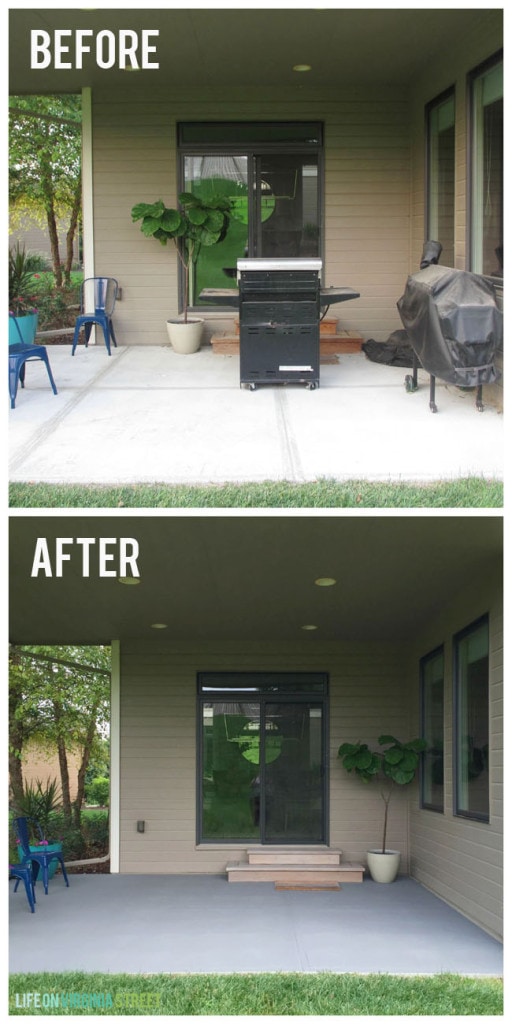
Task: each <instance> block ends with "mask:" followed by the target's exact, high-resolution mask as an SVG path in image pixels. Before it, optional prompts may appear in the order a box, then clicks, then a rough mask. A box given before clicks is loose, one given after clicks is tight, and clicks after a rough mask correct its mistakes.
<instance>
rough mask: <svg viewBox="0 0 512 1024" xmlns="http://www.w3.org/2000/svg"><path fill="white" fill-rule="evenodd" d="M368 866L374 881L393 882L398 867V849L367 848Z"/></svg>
mask: <svg viewBox="0 0 512 1024" xmlns="http://www.w3.org/2000/svg"><path fill="white" fill-rule="evenodd" d="M367 857H368V868H369V871H370V874H371V876H372V878H373V881H374V882H394V881H395V878H396V876H397V874H398V868H399V867H400V851H399V850H386V852H385V853H383V852H382V850H368V853H367Z"/></svg>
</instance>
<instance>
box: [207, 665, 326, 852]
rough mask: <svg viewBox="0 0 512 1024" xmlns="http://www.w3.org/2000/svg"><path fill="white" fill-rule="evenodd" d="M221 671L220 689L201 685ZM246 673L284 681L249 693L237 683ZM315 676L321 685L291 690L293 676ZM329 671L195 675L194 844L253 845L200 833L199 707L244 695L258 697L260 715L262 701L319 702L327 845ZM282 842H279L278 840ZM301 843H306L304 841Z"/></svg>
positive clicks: (310, 677)
mask: <svg viewBox="0 0 512 1024" xmlns="http://www.w3.org/2000/svg"><path fill="white" fill-rule="evenodd" d="M219 675H222V676H224V677H225V678H226V681H227V686H226V689H224V690H218V691H217V692H216V691H215V690H207V689H205V686H204V681H205V680H206V679H207V678H208V677H209V676H210V677H211V676H219ZM243 677H247V678H248V679H252V680H256V679H258V678H259V679H260V680H261V681H262V682H263V681H264V680H265V679H270V678H271V677H278V678H279V680H281V681H282V682H283V683H284V684H285V685H284V687H283V690H282V691H279V690H271V689H265V688H264V687H262V688H261V689H259V690H253V691H252V694H251V692H250V691H248V690H247V689H243V688H241V687H238V689H237V685H236V684H237V680H241V679H243ZM313 677H316V679H317V681H318V682H319V683H320V682H321V689H317V690H315V689H314V687H312V688H311V689H309V690H308V689H307V688H304V689H303V690H302V689H298V690H294V689H293V680H298V679H302V680H303V681H306V680H307V679H308V678H309V679H313ZM286 680H289V682H290V686H289V687H286ZM329 691H330V686H329V673H328V672H323V671H320V672H315V671H311V672H301V671H298V672H287V671H282V670H276V671H275V672H273V671H271V670H270V671H255V672H251V671H244V670H242V671H236V670H234V671H233V670H228V671H226V672H222V670H218V669H212V670H211V671H200V672H198V673H197V676H196V846H198V847H199V846H201V847H206V846H230V845H231V846H233V845H236V846H240V845H242V846H243V845H245V846H247V845H254V842H252V844H251V843H249V842H248V841H247V840H246V839H243V838H241V839H236V838H227V839H222V838H213V839H209V838H207V837H205V836H203V770H204V765H203V755H204V745H203V707H204V705H205V704H211V703H213V702H215V701H216V700H217V701H220V702H222V701H223V700H224V701H225V700H226V699H229V700H232V701H236V700H237V699H238V700H240V701H243V700H244V699H245V700H247V699H248V697H251V699H253V700H255V701H258V702H259V705H260V716H261V714H262V709H263V708H264V707H265V706H266V704H276V703H280V704H286V703H295V704H300V703H304V704H307V703H311V702H314V703H318V704H321V706H322V745H323V768H322V770H323V785H322V800H323V833H324V838H323V840H322V845H324V844H325V845H327V846H328V845H329V841H330V840H329V832H330V809H329V792H330V786H329V735H330V726H329V710H330V708H329V703H330V702H329ZM315 844H316V845H318V840H315V841H314V843H313V845H315ZM265 845H266V846H267V847H269V848H271V847H272V845H279V842H276V843H274V844H273V843H272V842H271V841H268V840H267V842H266V844H265ZM281 845H282V844H281ZM304 845H305V846H306V845H308V843H307V842H306V841H304Z"/></svg>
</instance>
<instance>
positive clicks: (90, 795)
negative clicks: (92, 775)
mask: <svg viewBox="0 0 512 1024" xmlns="http://www.w3.org/2000/svg"><path fill="white" fill-rule="evenodd" d="M109 794H110V782H109V780H108V779H105V778H102V777H101V776H100V777H99V778H97V779H93V781H92V782H91V783H90V784H89V785H88V786H86V787H85V797H86V800H87V803H88V804H99V806H100V807H106V806H107V804H108V799H109Z"/></svg>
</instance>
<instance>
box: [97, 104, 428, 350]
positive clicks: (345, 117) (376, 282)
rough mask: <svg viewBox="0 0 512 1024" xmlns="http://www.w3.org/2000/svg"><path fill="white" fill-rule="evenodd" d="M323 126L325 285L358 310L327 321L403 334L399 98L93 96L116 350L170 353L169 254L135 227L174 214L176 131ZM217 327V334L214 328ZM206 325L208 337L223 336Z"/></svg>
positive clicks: (404, 108) (405, 184)
mask: <svg viewBox="0 0 512 1024" xmlns="http://www.w3.org/2000/svg"><path fill="white" fill-rule="evenodd" d="M278 118H279V119H293V120H309V119H310V120H321V121H323V122H324V123H325V182H324V185H325V220H326V226H325V283H326V284H335V285H339V284H348V285H351V286H352V287H354V288H355V289H356V290H357V291H359V292H360V293H361V298H360V299H358V300H354V301H351V302H349V303H346V304H344V305H340V306H333V307H332V308H331V310H330V313H329V315H335V316H337V317H338V318H340V320H341V322H342V326H343V327H345V328H353V329H355V330H358V331H360V332H361V333H362V334H364V335H365V336H366V337H368V336H372V337H376V338H377V337H382V338H387V336H388V334H389V332H390V330H394V329H396V328H397V327H399V326H400V322H399V319H398V316H397V312H396V301H397V299H398V298H399V296H400V295H401V293H402V290H403V284H404V280H405V277H406V274H407V272H408V267H409V236H410V224H409V185H410V164H409V128H408V102H407V98H406V97H404V95H403V93H402V92H401V91H400V90H396V89H395V90H393V89H386V88H385V87H384V88H382V89H379V90H378V91H377V92H376V91H372V92H371V93H368V92H360V91H358V90H357V89H353V90H351V91H350V90H345V91H344V93H343V95H342V96H333V94H332V92H329V93H327V94H326V93H317V94H315V95H314V96H313V97H311V98H309V99H307V100H304V99H303V98H302V97H301V95H300V94H298V93H297V90H293V92H292V91H291V90H289V91H288V93H287V94H286V93H285V94H281V95H280V96H279V97H278V98H276V97H275V95H272V94H271V93H270V92H269V91H268V90H265V88H262V89H261V90H259V91H258V101H257V103H255V101H254V95H253V94H251V95H249V96H244V95H238V96H237V98H236V101H235V100H234V99H233V96H232V92H230V94H229V96H228V95H227V94H226V93H225V92H222V91H215V90H213V91H212V95H210V96H209V97H208V99H207V100H205V98H204V96H203V95H199V94H198V95H196V96H194V95H193V94H190V93H189V94H188V95H187V97H186V99H184V98H180V97H178V96H176V97H172V96H165V97H158V96H157V97H154V98H153V99H151V100H149V99H148V100H147V101H146V102H133V101H132V102H130V103H128V102H126V101H123V99H115V100H114V99H112V98H111V97H109V96H105V97H103V96H98V94H94V95H93V126H94V127H93V152H94V161H93V172H94V190H95V217H94V238H95V259H96V271H97V273H102V274H111V275H113V276H114V277H117V278H118V280H119V282H120V284H121V286H122V288H123V299H122V302H121V303H120V304H119V306H118V307H117V309H116V324H119V331H118V336H119V340H120V342H121V344H130V343H132V344H134V343H137V344H166V343H167V334H166V331H165V320H166V319H167V318H168V317H170V316H175V315H176V314H177V311H178V310H177V302H178V287H177V267H176V256H175V252H174V248H173V247H172V245H170V244H168V245H167V246H166V247H164V246H160V245H159V244H157V243H156V242H155V240H154V239H145V238H144V237H143V236H142V235H141V232H140V225H139V224H135V225H134V224H133V223H132V221H131V217H130V210H131V208H132V206H133V205H134V204H135V203H137V202H142V201H147V202H151V201H153V200H155V199H158V198H162V199H164V201H165V202H167V203H168V204H170V205H174V204H175V203H176V193H177V183H176V147H175V136H176V123H177V122H179V121H182V120H184V121H186V120H200V119H205V120H208V119H210V120H233V119H253V120H255V119H256V120H264V119H269V120H276V119H278ZM219 320H220V321H221V323H220V324H219ZM228 325H229V321H228V322H227V323H226V321H225V316H224V317H222V316H221V315H220V314H219V313H214V314H212V315H211V316H209V327H210V333H212V331H213V329H214V327H215V329H216V330H218V329H220V328H221V327H222V329H226V328H227V327H228Z"/></svg>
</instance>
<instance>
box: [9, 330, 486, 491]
mask: <svg viewBox="0 0 512 1024" xmlns="http://www.w3.org/2000/svg"><path fill="white" fill-rule="evenodd" d="M48 352H49V356H50V362H51V366H52V370H53V374H54V377H55V381H56V384H57V388H58V395H57V396H55V395H53V394H52V391H51V388H50V386H49V382H48V378H47V375H46V371H45V368H44V366H43V365H42V363H40V362H39V361H38V362H37V363H34V364H30V365H29V366H28V367H27V380H26V387H25V390H21V389H19V391H18V397H17V402H16V408H15V409H14V410H12V411H11V412H10V428H9V447H10V468H9V479H10V481H11V482H20V481H31V482H47V483H54V484H57V483H69V484H73V483H77V484H79V483H83V484H88V483H89V484H122V483H153V482H158V483H165V484H178V483H186V484H194V483H200V484H207V483H215V484H219V483H227V482H248V481H256V482H257V481H266V480H288V481H294V482H304V481H310V480H318V479H321V478H327V479H334V480H340V481H342V480H359V479H366V480H369V481H391V480H395V481H409V480H410V481H418V482H429V481H433V480H443V479H445V480H446V479H453V478H459V477H465V476H480V477H484V478H487V479H502V478H503V416H502V414H501V410H500V408H499V394H497V401H496V402H494V401H492V400H491V401H490V400H489V397H488V396H485V395H484V398H485V409H484V412H482V413H479V412H477V411H476V407H475V393H474V392H473V391H468V390H461V389H459V388H456V387H453V386H451V385H446V384H444V383H443V382H441V381H438V382H437V389H436V399H437V405H438V412H437V414H433V413H431V412H430V409H429V388H428V375H427V374H426V373H424V372H422V371H420V373H419V384H420V388H419V390H418V391H417V392H415V393H412V394H410V393H408V392H407V391H406V389H405V386H404V378H405V375H406V373H407V372H408V371H407V370H404V369H403V368H400V367H392V366H383V365H380V364H377V363H372V362H370V361H369V360H368V359H367V358H366V357H365V355H364V354H363V353H351V354H345V355H340V356H338V357H337V361H336V363H335V364H329V365H322V366H321V370H320V388H319V389H318V390H316V391H308V390H306V389H305V388H304V387H303V386H294V385H290V386H285V387H283V386H271V387H262V388H260V389H259V390H257V391H256V392H255V393H251V392H250V391H248V390H246V389H245V388H242V389H241V388H240V383H239V360H238V357H237V356H230V355H218V354H215V353H213V352H212V350H211V348H210V346H206V347H203V348H202V349H201V350H200V352H198V353H197V354H194V355H189V356H183V355H177V354H176V353H175V352H174V351H173V350H172V349H171V348H170V347H168V346H165V347H155V346H143V345H141V346H130V347H124V348H123V347H119V348H117V349H113V352H112V356H111V357H110V358H109V356H108V355H107V353H106V350H105V347H104V345H100V344H98V345H90V346H89V348H88V349H85V348H84V346H83V345H80V346H79V348H78V349H77V351H76V354H75V356H74V357H71V345H69V346H68V345H59V346H52V347H49V348H48ZM493 387H495V386H493ZM491 390H492V389H491ZM491 399H492V396H491Z"/></svg>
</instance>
